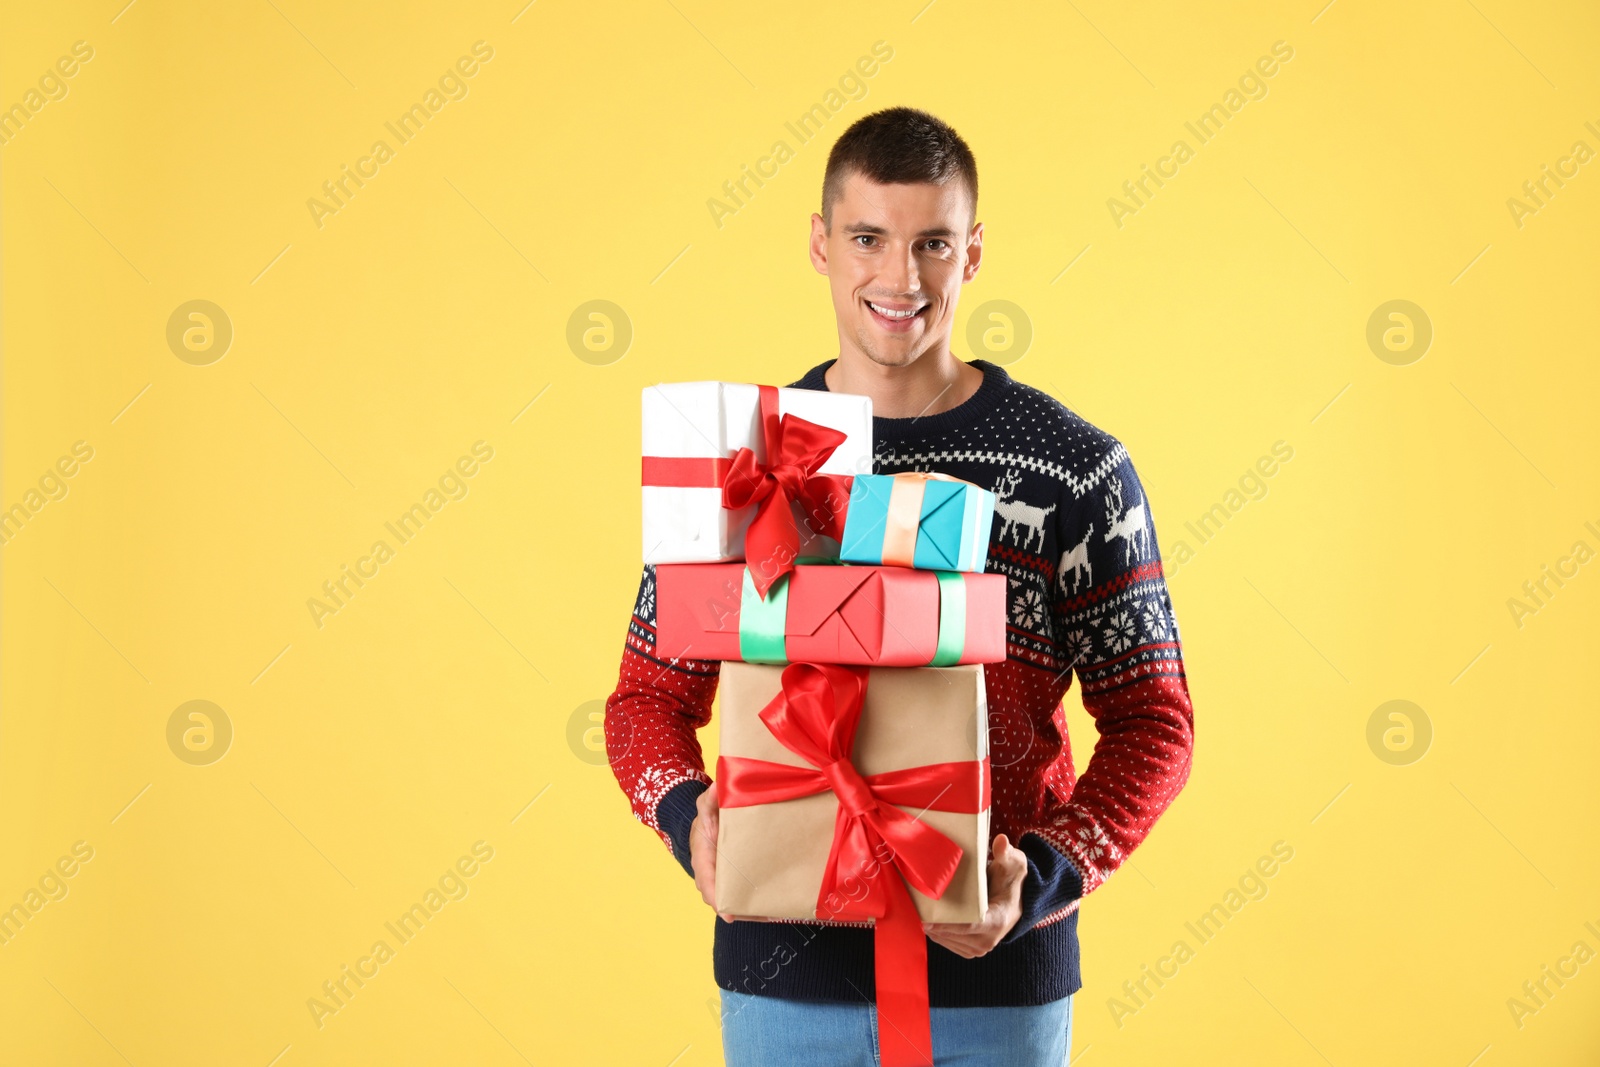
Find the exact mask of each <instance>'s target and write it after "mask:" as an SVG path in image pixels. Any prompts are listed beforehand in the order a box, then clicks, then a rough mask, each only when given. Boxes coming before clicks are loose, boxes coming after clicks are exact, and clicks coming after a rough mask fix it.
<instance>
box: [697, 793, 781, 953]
mask: <svg viewBox="0 0 1600 1067" xmlns="http://www.w3.org/2000/svg"><path fill="white" fill-rule="evenodd" d="M694 806H695V811H696V812H697V814H696V815H695V817H694V822H693V824H691V825H690V827H689V866H690V867H692V868H694V884H695V888H697V889H699V890H700V899H702V900H704V901H705V902H706V903H707V904H709V905H710V906H711V907H713V908H715V907H716V906H717V819H718V814H717V813H718V811H719V810H720V809H719V808H718V807H717V783H715V782H712V783H711V788H709V789H707V790H706V791H705V792H703V793H701V794H700V796H699V797H698V798H696V800H695V802H694ZM717 915H718V916H720V917H721V919H722V921H723V922H725V923H731V922H734V921H735V920H744V921H747V922H765V921H766V920H764V919H760V918H758V917H756V916H754V915H729V914H727V913H726V912H720V911H719V912H717Z"/></svg>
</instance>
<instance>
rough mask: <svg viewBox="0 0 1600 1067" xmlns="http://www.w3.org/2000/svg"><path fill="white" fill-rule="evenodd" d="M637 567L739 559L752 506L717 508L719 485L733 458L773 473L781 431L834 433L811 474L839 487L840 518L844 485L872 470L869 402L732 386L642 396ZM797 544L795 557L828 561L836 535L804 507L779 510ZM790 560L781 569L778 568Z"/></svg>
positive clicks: (690, 386) (687, 385) (666, 388)
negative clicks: (798, 428) (800, 424)
mask: <svg viewBox="0 0 1600 1067" xmlns="http://www.w3.org/2000/svg"><path fill="white" fill-rule="evenodd" d="M642 414H643V422H642V442H641V443H642V451H643V456H642V483H643V515H644V562H646V563H700V562H715V561H719V560H739V559H744V558H746V553H745V547H746V546H745V533H746V530H747V529H748V527H749V526H750V522H751V520H752V518H754V516H755V513H756V510H757V509H756V506H755V505H754V504H752V505H748V506H745V507H742V508H733V509H730V508H726V507H724V506H723V489H722V487H723V484H724V482H725V481H726V479H727V477H728V474H729V471H730V469H731V468H732V465H733V461H734V460H735V458H736V457H737V455H738V453H739V452H740V450H741V449H748V450H750V452H751V453H752V458H753V459H754V461H755V464H756V468H757V470H758V472H759V471H764V470H766V469H768V467H769V466H770V465H772V464H773V463H774V461H775V459H776V458H781V457H777V456H775V453H778V452H783V451H784V450H783V449H781V448H779V447H777V446H779V445H780V443H781V439H780V430H781V428H782V427H783V426H784V423H785V422H788V423H790V424H791V426H792V425H794V420H797V419H798V420H804V421H805V422H806V423H810V424H813V425H815V426H821V427H827V428H829V429H831V430H834V431H838V432H841V433H843V434H844V435H845V436H844V440H843V442H842V443H840V444H838V445H837V446H836V447H834V448H833V449H832V450H831V452H829V453H828V454H827V456H826V458H825V459H823V460H822V461H821V463H820V465H815V467H814V474H816V475H819V476H822V477H823V478H827V477H829V476H832V477H834V478H837V479H842V482H841V483H839V484H840V485H842V499H840V500H839V503H838V511H839V512H840V513H841V514H842V512H843V510H844V505H845V504H846V503H847V502H848V493H849V484H848V480H849V478H850V477H852V476H854V475H856V474H860V473H868V472H870V471H871V470H872V400H871V398H869V397H865V396H856V395H854V394H850V393H832V392H824V391H820V390H815V389H787V388H779V387H775V386H770V385H749V384H744V383H736V382H716V381H705V382H669V383H665V384H662V385H654V386H650V387H649V388H647V389H645V390H644V391H643V395H642ZM788 503H789V504H790V507H789V508H788V509H787V510H788V511H789V512H790V514H791V515H792V517H793V520H794V524H795V529H796V530H797V531H798V534H799V541H798V544H797V545H796V546H795V552H794V555H795V556H806V557H817V558H837V557H838V554H839V544H838V539H837V532H836V533H835V535H834V536H833V537H828V536H825V535H824V534H821V533H819V532H818V529H819V528H820V527H821V526H822V525H824V524H822V523H819V522H818V521H816V519H815V516H814V515H811V514H808V510H814V509H808V508H807V507H806V506H805V504H804V503H801V502H793V501H790V502H788ZM792 562H793V559H792V558H791V559H789V560H784V561H781V563H782V564H783V565H784V566H787V565H788V564H789V563H792Z"/></svg>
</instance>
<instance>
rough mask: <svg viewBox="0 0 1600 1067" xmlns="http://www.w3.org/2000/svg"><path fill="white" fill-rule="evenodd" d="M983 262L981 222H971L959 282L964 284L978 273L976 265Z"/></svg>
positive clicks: (978, 265)
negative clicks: (965, 260) (965, 263)
mask: <svg viewBox="0 0 1600 1067" xmlns="http://www.w3.org/2000/svg"><path fill="white" fill-rule="evenodd" d="M982 264H983V223H981V222H975V223H973V224H972V232H971V233H970V234H968V235H967V265H966V267H965V268H963V270H962V271H961V283H962V284H963V285H965V284H966V283H967V282H970V281H971V280H972V279H973V276H974V275H976V274H977V273H978V267H980V266H981V265H982Z"/></svg>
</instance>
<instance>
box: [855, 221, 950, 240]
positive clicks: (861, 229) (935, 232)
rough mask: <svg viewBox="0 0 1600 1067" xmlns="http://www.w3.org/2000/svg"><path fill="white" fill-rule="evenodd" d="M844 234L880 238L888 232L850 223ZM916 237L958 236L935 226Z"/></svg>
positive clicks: (946, 227) (866, 225) (868, 223)
mask: <svg viewBox="0 0 1600 1067" xmlns="http://www.w3.org/2000/svg"><path fill="white" fill-rule="evenodd" d="M844 232H845V233H851V234H855V233H872V234H877V235H878V236H880V237H887V236H888V235H889V231H888V230H887V229H885V228H884V227H882V226H875V225H873V224H872V223H870V222H852V223H850V224H849V225H847V226H846V227H845V228H844ZM917 236H918V237H956V236H959V235H958V234H957V233H956V231H954V230H952V229H950V228H949V227H948V226H935V227H932V228H931V229H927V230H923V231H922V232H921V233H919V234H917Z"/></svg>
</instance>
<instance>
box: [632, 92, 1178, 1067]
mask: <svg viewBox="0 0 1600 1067" xmlns="http://www.w3.org/2000/svg"><path fill="white" fill-rule="evenodd" d="M977 196H978V180H977V167H976V164H975V163H974V161H973V157H972V152H971V151H970V149H969V148H968V147H967V145H966V143H965V142H964V141H963V140H962V139H961V138H960V137H959V136H957V134H956V132H955V131H954V130H952V129H951V128H950V127H949V126H947V125H945V124H944V123H943V122H941V121H940V120H938V119H937V118H935V117H933V116H932V115H929V114H927V113H925V112H922V111H917V110H913V109H910V108H891V109H889V110H886V111H880V112H877V113H876V114H872V115H868V116H866V117H865V118H863V119H861V120H860V121H858V122H856V123H855V124H854V125H852V126H851V127H850V128H849V129H848V130H847V131H845V133H844V134H843V135H842V136H841V137H840V138H839V141H838V142H837V143H836V144H835V145H834V147H833V150H832V152H831V153H830V155H829V158H828V165H827V170H826V174H825V176H824V180H823V196H822V213H821V214H820V215H813V216H812V217H811V245H810V254H811V262H812V264H813V265H814V266H815V267H816V269H817V272H818V273H820V274H823V275H826V276H827V278H828V283H829V288H830V290H831V292H832V297H833V310H834V315H835V317H836V319H837V321H838V329H839V356H838V358H837V359H834V360H829V361H828V362H826V363H823V364H820V365H819V366H816V367H813V368H812V369H811V370H810V371H809V372H807V373H806V375H805V376H804V377H803V378H801V379H800V380H799V381H797V382H794V383H792V385H793V386H796V387H799V388H804V389H826V390H831V391H834V392H843V393H858V394H864V395H866V396H870V397H871V398H872V405H873V413H874V419H873V441H874V458H873V470H874V471H875V472H877V473H893V472H896V471H910V470H923V471H928V470H931V471H938V472H941V473H944V474H949V475H953V476H955V477H957V478H963V479H965V480H967V481H970V482H976V483H978V484H980V485H984V486H986V487H991V488H993V489H994V490H995V491H996V493H997V496H998V504H997V506H996V515H995V524H994V531H993V536H992V540H991V545H990V550H989V556H988V561H987V567H986V569H987V570H988V571H990V572H991V573H999V574H1004V575H1005V576H1006V578H1007V586H1008V595H1007V603H1008V605H1009V613H1010V617H1009V619H1008V626H1007V659H1006V660H1005V662H1003V663H991V664H987V665H986V666H985V668H984V672H985V681H986V688H987V693H988V706H989V723H990V760H991V765H992V772H993V807H992V809H991V810H992V814H991V820H992V822H991V825H992V829H993V833H994V838H993V843H992V848H991V858H990V859H989V865H988V877H989V910H988V913H987V915H986V916H985V917H984V919H983V921H981V922H979V923H975V924H972V925H970V926H968V925H954V924H935V925H928V924H924V926H925V929H926V931H927V935H928V938H929V940H930V942H931V944H930V945H929V949H928V990H929V1000H930V1004H931V1005H932V1038H933V1050H934V1055H935V1058H936V1060H938V1061H941V1062H942V1061H944V1060H945V1059H950V1060H952V1061H954V1060H958V1059H959V1061H960V1062H963V1063H966V1062H983V1063H996V1064H1006V1065H1009V1067H1026V1065H1030V1064H1046V1063H1048V1064H1052V1065H1059V1064H1061V1063H1063V1062H1065V1060H1066V1058H1067V1053H1068V1051H1069V1049H1070V1045H1071V1021H1072V995H1073V994H1074V993H1076V992H1077V990H1078V989H1079V987H1080V986H1081V984H1082V982H1081V979H1080V976H1079V968H1078V938H1077V921H1078V906H1079V903H1080V902H1081V900H1082V898H1083V897H1084V896H1085V895H1086V894H1087V893H1089V892H1091V891H1093V890H1094V889H1096V888H1097V887H1099V886H1100V885H1102V884H1103V883H1104V882H1105V881H1106V879H1107V878H1109V877H1110V876H1111V874H1112V873H1113V872H1114V871H1116V870H1117V868H1118V867H1120V866H1121V865H1122V863H1123V862H1124V861H1125V860H1126V859H1127V857H1128V854H1129V853H1130V852H1132V851H1133V849H1134V848H1135V846H1137V845H1138V844H1139V842H1140V841H1142V840H1143V839H1144V837H1145V836H1146V835H1147V834H1148V833H1149V831H1150V828H1151V826H1152V824H1153V823H1154V822H1155V820H1156V818H1157V817H1158V816H1159V815H1160V814H1161V812H1163V811H1164V810H1165V809H1166V807H1167V805H1168V804H1170V803H1171V802H1172V799H1173V797H1174V796H1175V795H1176V794H1177V792H1178V790H1180V789H1181V788H1182V787H1183V785H1184V783H1185V782H1186V781H1187V780H1188V776H1189V767H1190V760H1191V752H1192V748H1193V739H1194V718H1193V710H1192V707H1191V705H1190V701H1189V692H1188V687H1187V684H1186V682H1185V678H1184V671H1183V659H1182V652H1181V646H1180V643H1179V639H1178V628H1177V622H1176V620H1175V618H1174V617H1173V612H1172V604H1171V601H1170V599H1169V597H1168V595H1167V589H1166V585H1165V582H1164V580H1163V578H1162V569H1161V560H1160V555H1159V550H1158V548H1157V544H1156V535H1155V527H1154V525H1153V524H1152V522H1151V517H1150V511H1149V506H1148V503H1147V502H1146V500H1145V498H1144V492H1143V489H1142V487H1141V485H1140V482H1139V478H1138V476H1137V475H1136V474H1135V472H1134V468H1133V463H1132V461H1131V460H1130V459H1129V458H1128V453H1127V451H1126V450H1125V449H1124V448H1123V446H1122V445H1121V444H1120V443H1119V442H1118V441H1117V440H1116V439H1115V438H1114V437H1112V436H1111V435H1110V434H1107V433H1105V432H1103V431H1101V430H1099V429H1097V428H1095V427H1094V426H1091V425H1090V424H1089V423H1087V422H1085V421H1084V420H1083V419H1082V418H1080V417H1078V416H1077V415H1075V414H1073V413H1072V412H1071V411H1068V410H1067V409H1066V408H1065V407H1063V406H1062V405H1061V404H1060V403H1058V402H1057V401H1055V400H1054V399H1052V398H1050V397H1049V396H1046V395H1045V394H1043V393H1041V392H1039V391H1038V390H1035V389H1032V388H1030V387H1028V386H1026V385H1023V384H1021V383H1019V382H1017V381H1015V380H1014V379H1012V378H1011V377H1010V375H1009V374H1007V372H1006V371H1005V370H1003V369H1002V368H1001V367H999V366H997V365H995V364H993V363H989V362H986V361H984V360H981V359H980V360H974V361H973V362H971V363H965V362H962V361H961V360H959V359H957V358H956V357H955V355H954V354H952V352H951V351H950V333H951V327H952V325H953V324H954V322H955V311H956V302H957V300H958V299H959V297H960V295H961V287H962V286H963V285H964V284H966V283H967V282H969V281H971V280H972V278H973V276H974V275H976V274H977V272H978V266H979V263H980V261H981V258H982V254H983V226H982V224H981V223H978V222H977V221H976V219H977ZM758 371H759V368H758ZM761 373H764V372H761ZM761 373H757V375H756V377H758V378H759V377H760V376H761ZM653 571H654V569H653V568H652V567H646V568H645V573H644V576H643V579H642V581H641V583H640V587H639V595H638V599H637V601H636V604H635V607H634V617H633V620H632V623H631V625H630V627H629V632H628V640H627V644H626V646H625V648H624V651H623V660H622V668H621V673H620V678H619V681H618V684H617V688H616V691H615V692H614V693H613V694H612V696H611V698H610V699H609V700H608V702H607V705H606V723H605V727H606V744H607V750H608V755H609V757H610V761H611V767H612V769H613V771H614V772H615V774H616V776H617V780H618V782H619V783H620V784H621V786H622V789H623V791H624V792H625V793H627V794H628V796H629V798H630V799H631V803H632V807H633V812H634V815H635V816H636V817H637V818H638V819H639V820H640V821H642V822H644V823H645V824H646V825H647V826H649V827H650V828H651V829H653V830H655V831H656V833H657V834H658V835H660V837H661V839H662V841H663V842H664V843H665V844H666V845H667V846H668V847H669V848H670V849H671V850H672V853H673V855H674V856H675V857H676V858H677V860H678V862H679V863H680V864H682V865H683V867H684V869H685V870H686V871H687V872H688V873H689V874H691V875H692V876H693V877H694V880H695V884H696V886H697V887H698V888H699V890H700V893H701V895H702V897H704V899H705V900H706V902H707V903H708V904H711V903H712V902H713V901H714V899H715V898H714V895H713V891H714V889H713V887H714V885H715V880H716V877H717V852H716V834H717V792H716V787H715V785H714V784H713V783H712V781H711V779H710V778H709V777H708V776H707V774H706V772H705V764H704V760H703V758H702V755H701V751H700V745H699V742H698V740H697V739H696V736H695V731H696V730H697V729H698V728H699V727H702V726H705V725H706V724H707V723H708V722H709V721H710V718H711V700H712V696H713V694H714V692H715V689H716V684H717V677H718V666H719V665H718V664H717V663H715V662H710V661H700V660H679V661H674V662H669V661H664V660H662V659H659V658H657V657H656V655H655V649H654V623H655V576H654V573H653ZM1074 675H1075V676H1076V677H1077V678H1078V679H1079V684H1080V686H1081V689H1082V692H1083V704H1084V707H1085V709H1087V711H1088V712H1089V714H1090V716H1091V717H1093V719H1094V722H1095V726H1096V728H1097V730H1098V732H1099V740H1098V741H1097V743H1096V745H1095V750H1094V754H1093V758H1092V759H1090V761H1089V763H1088V766H1087V767H1086V768H1085V769H1084V772H1083V775H1082V776H1081V777H1077V776H1076V775H1075V773H1074V769H1073V763H1072V755H1071V752H1070V750H1069V747H1068V733H1067V728H1066V722H1065V718H1064V709H1063V708H1062V707H1061V698H1062V696H1063V695H1064V694H1065V692H1066V690H1067V688H1068V686H1069V685H1070V684H1071V681H1072V678H1073V676H1074ZM712 955H713V969H714V973H715V977H716V980H717V984H718V985H719V986H720V987H721V989H722V994H721V995H722V1003H723V1047H724V1054H725V1056H726V1058H727V1062H728V1063H729V1064H730V1065H732V1067H744V1065H747V1064H786V1065H806V1064H813V1063H815V1064H828V1065H830V1067H836V1065H840V1064H864V1065H870V1064H872V1063H874V1062H875V1061H874V1058H873V1045H874V1042H875V1040H876V1034H875V1033H874V1032H873V1029H872V1028H873V1027H874V1026H875V1024H876V1019H875V1016H874V1013H873V1005H872V1002H871V998H872V996H873V961H872V931H871V930H870V929H867V928H865V924H862V923H854V924H852V923H840V922H826V921H815V922H800V921H793V922H791V921H783V922H751V921H732V922H730V921H726V920H725V918H724V917H723V916H718V918H717V921H716V934H715V940H714V947H713V953H712ZM963 1056H965V1057H968V1058H965V1059H962V1058H961V1057H963Z"/></svg>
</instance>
